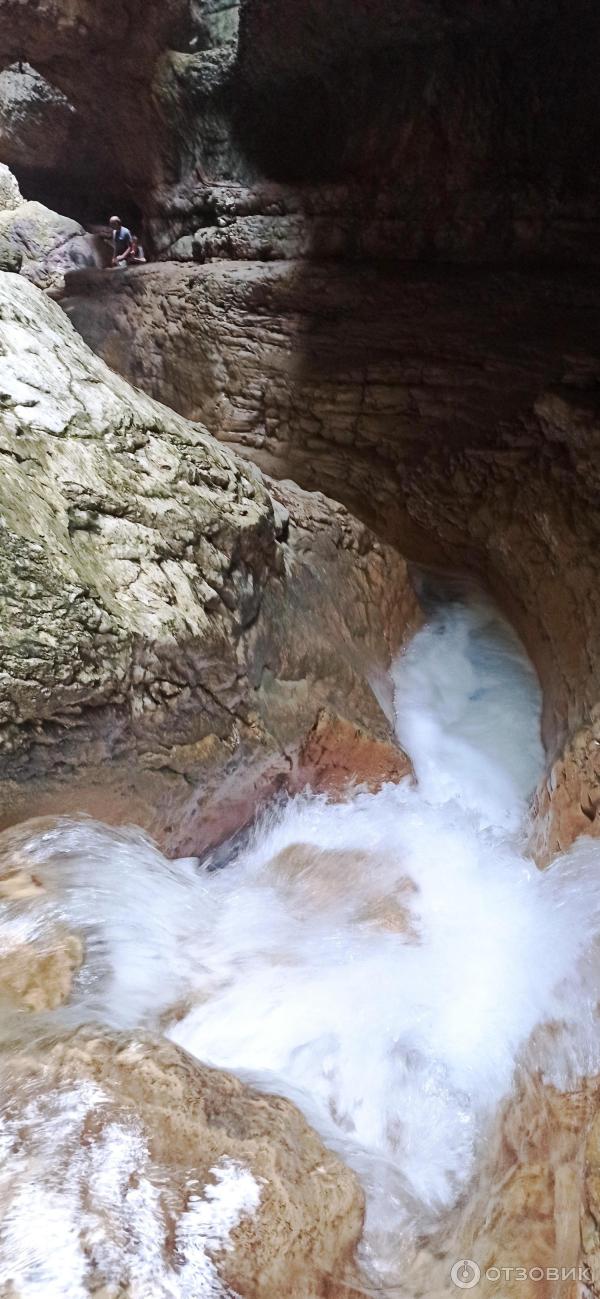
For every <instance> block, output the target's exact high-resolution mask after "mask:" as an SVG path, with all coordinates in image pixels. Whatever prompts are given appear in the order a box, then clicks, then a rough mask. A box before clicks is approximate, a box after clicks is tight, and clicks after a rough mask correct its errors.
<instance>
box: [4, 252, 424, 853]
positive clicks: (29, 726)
mask: <svg viewBox="0 0 600 1299" xmlns="http://www.w3.org/2000/svg"><path fill="white" fill-rule="evenodd" d="M109 278H111V279H113V280H114V279H116V277H109ZM0 344H1V359H0V374H1V379H0V389H1V391H2V394H3V397H2V412H1V417H0V418H1V430H2V451H3V457H2V458H3V462H4V464H3V475H2V480H1V486H0V492H1V496H2V528H3V532H2V545H1V547H0V555H1V562H2V565H3V571H2V580H1V582H0V589H1V592H2V600H3V616H2V635H3V646H2V672H1V675H0V721H1V756H2V762H1V767H0V776H1V779H0V807H1V816H2V821H3V823H4V824H10V823H13V822H15V821H18V820H21V819H24V818H25V817H26V816H29V815H32V814H36V815H39V814H44V813H45V812H55V811H60V812H65V813H68V812H69V811H76V812H80V811H88V812H89V813H90V814H92V815H95V816H98V817H99V818H100V819H104V820H106V821H109V822H113V823H114V822H117V823H118V822H122V821H124V820H125V821H127V822H137V823H138V824H140V825H142V826H144V827H145V828H147V829H148V830H150V831H151V833H153V834H154V835H155V836H156V837H157V838H158V839H159V840H160V842H161V844H162V846H163V847H166V848H167V850H168V851H170V850H173V851H176V852H177V853H184V854H185V853H188V852H190V853H194V852H197V851H200V849H201V848H202V847H206V846H208V845H209V844H211V843H213V842H215V841H218V840H220V839H221V838H224V837H225V836H226V835H227V834H228V833H229V832H231V831H233V830H235V829H237V828H238V827H239V826H240V825H241V824H243V823H245V822H246V821H247V820H248V818H249V817H250V816H251V815H252V813H253V811H254V809H255V806H256V803H257V800H258V799H260V798H261V797H262V796H263V795H265V794H267V793H271V792H272V791H273V788H274V787H276V786H277V785H281V784H283V785H285V786H290V787H293V788H296V787H297V786H298V783H302V766H301V758H300V749H301V747H302V745H303V743H304V740H305V738H306V736H307V734H308V733H309V732H310V731H311V729H312V728H313V726H314V724H315V721H316V718H317V716H318V714H319V712H320V711H321V709H322V708H323V707H325V706H326V707H327V708H328V709H329V711H330V712H331V713H332V714H333V715H334V716H336V715H337V716H338V717H340V718H341V719H345V720H346V721H347V722H349V723H351V724H352V725H353V726H356V725H358V726H362V727H363V728H366V730H367V731H368V733H369V734H370V735H371V736H372V737H373V738H374V739H376V740H381V741H384V742H387V741H389V739H390V727H389V723H388V721H387V717H386V711H387V713H388V714H389V699H388V698H387V697H386V684H385V682H386V670H387V667H388V666H389V661H390V658H391V656H392V655H393V654H394V653H395V652H396V650H397V649H398V648H399V647H400V646H401V644H402V641H403V638H404V637H405V636H406V635H407V634H408V632H409V630H410V628H411V627H413V626H415V625H416V623H417V621H418V618H419V613H418V607H417V604H416V600H415V597H414V595H413V593H412V588H411V586H410V583H409V581H408V577H407V571H406V565H405V563H404V561H403V560H401V559H400V558H399V557H398V556H397V555H396V554H395V552H393V551H391V550H390V549H389V548H387V547H386V546H384V545H382V544H380V543H379V542H377V541H376V540H375V538H374V537H373V536H372V535H371V534H370V533H369V532H368V530H367V529H366V528H365V527H364V526H363V525H362V524H358V523H357V522H356V521H355V520H353V519H352V518H351V517H350V516H349V515H348V513H347V511H346V510H345V509H344V507H342V506H339V505H333V504H332V503H331V502H329V501H328V500H327V499H326V498H324V497H323V496H320V495H316V496H315V495H312V494H308V493H303V492H301V491H299V490H296V489H294V488H292V487H290V486H285V485H283V484H281V485H279V486H277V487H276V486H275V485H273V487H272V495H270V494H269V490H268V488H267V485H266V484H265V481H264V480H263V478H262V476H261V474H260V472H259V471H257V470H256V469H254V468H253V467H252V466H250V465H243V464H242V463H241V462H240V461H238V460H236V459H235V458H234V457H233V456H232V455H231V453H230V452H229V451H227V450H225V449H224V448H222V447H219V445H218V444H217V443H215V442H214V441H213V440H212V439H211V438H210V437H209V436H208V434H207V433H206V432H205V431H204V429H202V428H201V427H199V426H197V425H193V424H190V423H188V422H187V421H186V420H184V419H182V418H180V417H178V416H177V415H174V414H172V413H171V412H169V411H167V410H166V409H164V408H163V407H161V406H159V405H157V403H155V402H154V401H152V400H151V399H149V398H148V397H145V396H143V395H142V394H141V393H139V392H136V391H134V390H133V389H132V388H130V387H129V385H128V384H127V383H125V382H124V381H123V380H122V379H121V378H119V377H118V376H116V375H114V374H112V373H110V372H109V371H108V370H107V369H106V367H105V366H104V364H103V363H102V362H101V361H100V360H99V359H98V358H97V357H95V356H94V355H93V354H92V353H91V352H90V351H89V350H88V348H87V347H86V346H85V344H84V343H83V342H82V340H81V339H80V338H79V336H78V335H76V334H75V332H74V330H73V329H72V327H71V325H70V324H69V322H68V320H67V318H66V316H65V315H64V313H63V312H62V311H61V310H60V309H59V308H58V307H57V306H56V305H55V304H54V303H52V302H50V301H49V300H48V299H47V298H45V297H44V296H43V295H41V294H40V293H39V292H38V290H36V289H35V288H34V287H33V286H31V285H30V284H28V283H27V282H26V281H24V280H23V279H22V277H15V276H3V277H2V279H1V280H0ZM403 769H404V768H403Z"/></svg>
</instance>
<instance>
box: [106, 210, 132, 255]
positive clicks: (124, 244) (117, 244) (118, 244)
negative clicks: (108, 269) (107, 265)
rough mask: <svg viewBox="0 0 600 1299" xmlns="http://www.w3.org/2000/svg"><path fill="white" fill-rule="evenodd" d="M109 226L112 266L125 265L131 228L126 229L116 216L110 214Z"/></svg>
mask: <svg viewBox="0 0 600 1299" xmlns="http://www.w3.org/2000/svg"><path fill="white" fill-rule="evenodd" d="M110 226H111V229H112V246H113V258H112V265H113V266H122V267H125V266H126V265H127V253H128V251H129V249H130V248H131V230H128V229H127V226H124V225H123V224H122V222H121V218H120V217H118V216H111V218H110Z"/></svg>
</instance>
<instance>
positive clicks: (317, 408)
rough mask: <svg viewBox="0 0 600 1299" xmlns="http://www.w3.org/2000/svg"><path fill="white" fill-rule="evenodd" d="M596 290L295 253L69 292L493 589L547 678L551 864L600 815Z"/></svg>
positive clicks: (111, 330) (213, 401) (89, 332)
mask: <svg viewBox="0 0 600 1299" xmlns="http://www.w3.org/2000/svg"><path fill="white" fill-rule="evenodd" d="M599 300H600V289H599V288H598V285H597V284H596V282H595V280H594V279H593V277H592V278H590V276H589V275H586V276H578V275H576V274H575V273H570V274H569V273H564V274H562V275H558V274H555V275H550V274H549V273H548V274H544V275H543V274H541V273H540V274H538V275H537V276H535V277H534V276H523V275H520V274H518V273H514V272H513V273H512V274H510V275H509V274H505V275H503V276H502V277H500V276H499V275H495V274H494V273H492V272H471V273H469V274H468V275H467V274H462V275H460V276H457V275H455V274H454V273H452V272H448V271H445V272H444V271H439V272H419V274H415V273H414V272H406V271H404V272H402V273H396V274H394V273H393V272H392V270H391V269H390V268H389V267H388V268H386V270H385V272H383V273H382V272H381V271H380V270H378V269H376V268H370V269H361V270H353V269H352V268H349V267H340V268H338V267H336V266H334V265H332V264H325V263H323V264H321V265H307V264H306V263H305V262H299V261H295V262H291V263H275V264H273V265H271V266H265V265H260V264H258V263H256V262H250V263H247V264H242V263H215V264H212V265H210V266H204V267H196V268H193V269H192V268H189V267H178V266H174V265H168V266H164V267H160V266H157V267H145V268H143V272H142V273H140V274H135V273H131V274H130V273H127V274H125V275H124V276H122V277H121V279H120V282H119V283H118V285H115V284H114V283H112V282H111V283H110V284H107V283H102V284H99V283H98V281H97V279H96V278H95V277H93V276H90V277H89V279H88V278H87V277H86V276H85V275H83V276H81V277H77V282H76V283H75V282H74V284H73V292H72V293H71V295H70V296H69V297H67V299H66V301H65V307H66V310H67V311H68V314H69V315H70V317H71V319H72V320H73V321H74V323H75V324H76V326H77V327H78V328H79V329H80V330H81V332H82V333H83V335H84V337H85V338H86V339H87V340H88V342H89V343H90V344H91V345H92V347H94V348H95V349H97V350H98V351H99V352H100V354H101V355H103V356H104V357H105V358H106V360H108V362H109V363H110V364H112V365H114V366H115V367H116V368H117V369H120V370H121V372H122V373H124V374H127V376H128V377H130V378H131V379H133V381H134V382H136V383H139V384H140V385H141V386H142V387H144V388H146V390H147V391H148V392H150V393H152V394H153V395H154V396H156V397H159V398H161V399H162V400H165V401H166V402H168V403H169V404H172V405H174V406H175V407H176V408H177V409H179V410H180V411H181V412H182V413H185V414H186V415H189V416H192V417H193V418H200V419H203V420H204V421H205V422H206V424H207V425H208V427H209V428H210V429H211V430H212V431H214V433H215V434H216V435H217V436H218V437H219V438H221V439H222V440H223V441H224V442H227V443H229V444H230V445H231V446H232V447H234V448H235V449H236V450H241V451H242V452H243V454H244V455H248V456H252V458H253V459H254V460H255V461H256V462H257V463H258V464H259V465H260V466H261V467H262V469H263V470H265V471H266V472H268V473H270V474H273V475H275V476H277V477H282V478H293V479H295V480H296V481H297V482H299V483H301V484H302V485H303V486H304V487H307V488H319V489H321V490H323V491H325V492H327V493H328V494H329V495H331V496H332V497H335V498H338V499H340V500H342V501H344V503H345V504H346V506H348V507H349V508H350V509H352V510H353V511H354V512H355V513H356V514H358V515H359V516H360V517H361V518H362V519H363V520H364V521H365V523H367V524H369V525H370V526H372V527H373V528H374V529H375V530H377V531H378V533H379V534H380V535H381V536H383V537H385V538H386V540H389V541H391V542H393V543H395V544H396V545H398V546H399V548H400V550H401V551H402V553H403V554H405V555H408V556H409V557H410V558H411V559H412V560H414V561H415V562H416V563H420V564H424V565H426V566H427V565H431V566H432V567H433V568H437V569H439V568H446V569H448V570H450V571H452V572H461V571H462V572H463V573H471V575H473V576H475V577H476V578H477V579H478V580H482V581H483V582H484V583H485V584H486V585H488V587H489V588H491V590H492V591H493V593H494V594H495V595H496V598H497V599H498V600H499V601H500V603H501V604H502V605H503V607H504V610H505V612H506V613H507V615H508V616H509V618H510V619H511V620H512V621H513V622H514V623H515V624H516V626H517V628H518V630H519V631H520V633H521V635H522V637H523V639H524V641H525V643H526V645H527V647H528V649H529V651H530V653H531V655H532V657H533V658H534V661H535V663H536V666H537V668H538V670H539V673H540V676H541V679H542V684H543V687H544V736H545V739H546V743H547V746H548V755H549V765H548V772H549V774H548V782H547V783H546V781H544V783H543V786H542V788H541V789H540V791H539V794H538V801H537V807H538V818H537V819H538V824H537V830H536V837H535V845H534V846H535V849H536V853H537V856H538V858H539V860H540V861H547V860H548V859H549V857H551V856H552V855H553V854H554V852H555V851H556V850H557V848H558V847H560V846H567V844H568V843H569V842H571V840H572V838H573V836H574V835H575V834H576V833H578V832H581V831H584V832H586V833H597V832H598V828H599V826H600V817H598V816H597V814H596V811H597V806H598V805H599V795H598V790H599V788H600V766H599V762H600V759H599V757H598V755H599V754H600V747H599V746H598V743H597V736H596V731H597V718H596V713H597V709H598V698H599V694H598V681H599V680H600V658H599V649H598V647H599V646H600V601H599V598H598V577H599V572H598V558H597V554H598V549H597V535H596V534H597V526H596V521H597V518H598V506H599V504H600V479H599V476H598V467H597V445H598V430H599V428H600V408H599V406H598V400H597V392H598V376H599V375H600V361H599V359H598V358H599V357H600V330H599V327H598V319H600V316H599V314H598V306H599ZM166 322H169V324H168V326H167V323H166ZM116 337H118V340H119V342H118V347H117V346H116V345H115V341H114V340H115V338H116ZM192 355H193V356H194V360H193V361H191V359H190V358H191V356H192Z"/></svg>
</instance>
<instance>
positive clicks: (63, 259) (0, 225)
mask: <svg viewBox="0 0 600 1299" xmlns="http://www.w3.org/2000/svg"><path fill="white" fill-rule="evenodd" d="M0 236H2V237H3V238H4V239H6V240H7V242H8V243H9V244H10V245H11V247H12V248H13V249H15V251H17V252H20V253H21V254H22V257H23V272H22V273H23V275H24V276H25V278H26V279H28V280H31V282H32V283H33V284H37V285H38V286H39V288H41V289H46V290H48V291H50V292H52V293H53V294H59V293H60V292H61V291H62V289H63V288H64V283H65V274H66V272H67V271H71V270H76V269H83V268H84V267H87V268H88V269H89V268H91V267H101V266H103V264H104V255H103V247H102V241H101V240H100V239H98V238H97V237H96V236H94V235H88V234H86V232H85V230H84V228H83V226H80V225H79V222H78V221H72V220H71V218H70V217H65V216H60V215H59V214H58V213H57V212H52V211H51V210H50V208H47V207H44V206H43V204H42V203H35V202H27V203H25V202H22V203H21V204H20V205H19V206H18V207H13V208H8V209H5V210H4V211H0Z"/></svg>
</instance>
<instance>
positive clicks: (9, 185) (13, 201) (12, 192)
mask: <svg viewBox="0 0 600 1299" xmlns="http://www.w3.org/2000/svg"><path fill="white" fill-rule="evenodd" d="M22 202H23V195H22V194H21V191H20V189H19V186H18V184H17V180H16V178H15V177H14V176H13V174H12V171H10V169H9V168H8V167H7V166H6V164H5V163H3V162H2V163H0V212H10V211H14V209H15V208H17V207H20V205H21V203H22Z"/></svg>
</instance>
